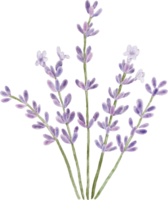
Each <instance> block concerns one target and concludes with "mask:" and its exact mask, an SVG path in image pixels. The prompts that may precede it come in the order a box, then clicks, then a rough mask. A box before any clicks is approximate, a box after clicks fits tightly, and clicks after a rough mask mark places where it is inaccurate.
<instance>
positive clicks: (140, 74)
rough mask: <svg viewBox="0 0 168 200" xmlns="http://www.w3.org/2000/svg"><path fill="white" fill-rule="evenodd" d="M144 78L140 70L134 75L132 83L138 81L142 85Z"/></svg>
mask: <svg viewBox="0 0 168 200" xmlns="http://www.w3.org/2000/svg"><path fill="white" fill-rule="evenodd" d="M144 76H145V73H144V72H143V71H142V69H140V70H139V71H138V72H137V74H136V76H135V78H134V81H136V80H140V81H141V83H143V82H144Z"/></svg>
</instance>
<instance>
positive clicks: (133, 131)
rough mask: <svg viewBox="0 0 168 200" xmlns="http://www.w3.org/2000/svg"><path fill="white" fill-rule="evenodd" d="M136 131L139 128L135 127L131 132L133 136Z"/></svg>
mask: <svg viewBox="0 0 168 200" xmlns="http://www.w3.org/2000/svg"><path fill="white" fill-rule="evenodd" d="M136 129H137V127H136V126H135V127H134V128H133V129H132V130H131V136H132V135H134V133H135V131H136Z"/></svg>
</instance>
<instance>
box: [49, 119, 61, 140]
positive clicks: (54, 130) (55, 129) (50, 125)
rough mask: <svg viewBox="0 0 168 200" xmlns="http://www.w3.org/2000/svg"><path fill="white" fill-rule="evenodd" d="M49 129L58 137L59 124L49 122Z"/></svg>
mask: <svg viewBox="0 0 168 200" xmlns="http://www.w3.org/2000/svg"><path fill="white" fill-rule="evenodd" d="M49 130H50V132H51V133H52V134H53V135H54V136H55V137H56V138H57V139H58V138H59V136H60V126H58V125H55V126H54V125H53V124H51V123H50V124H49Z"/></svg>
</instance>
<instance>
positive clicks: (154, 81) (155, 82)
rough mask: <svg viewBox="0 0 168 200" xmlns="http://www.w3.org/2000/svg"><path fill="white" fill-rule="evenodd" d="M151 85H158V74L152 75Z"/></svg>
mask: <svg viewBox="0 0 168 200" xmlns="http://www.w3.org/2000/svg"><path fill="white" fill-rule="evenodd" d="M151 85H152V87H154V88H155V87H157V77H156V75H152V76H151Z"/></svg>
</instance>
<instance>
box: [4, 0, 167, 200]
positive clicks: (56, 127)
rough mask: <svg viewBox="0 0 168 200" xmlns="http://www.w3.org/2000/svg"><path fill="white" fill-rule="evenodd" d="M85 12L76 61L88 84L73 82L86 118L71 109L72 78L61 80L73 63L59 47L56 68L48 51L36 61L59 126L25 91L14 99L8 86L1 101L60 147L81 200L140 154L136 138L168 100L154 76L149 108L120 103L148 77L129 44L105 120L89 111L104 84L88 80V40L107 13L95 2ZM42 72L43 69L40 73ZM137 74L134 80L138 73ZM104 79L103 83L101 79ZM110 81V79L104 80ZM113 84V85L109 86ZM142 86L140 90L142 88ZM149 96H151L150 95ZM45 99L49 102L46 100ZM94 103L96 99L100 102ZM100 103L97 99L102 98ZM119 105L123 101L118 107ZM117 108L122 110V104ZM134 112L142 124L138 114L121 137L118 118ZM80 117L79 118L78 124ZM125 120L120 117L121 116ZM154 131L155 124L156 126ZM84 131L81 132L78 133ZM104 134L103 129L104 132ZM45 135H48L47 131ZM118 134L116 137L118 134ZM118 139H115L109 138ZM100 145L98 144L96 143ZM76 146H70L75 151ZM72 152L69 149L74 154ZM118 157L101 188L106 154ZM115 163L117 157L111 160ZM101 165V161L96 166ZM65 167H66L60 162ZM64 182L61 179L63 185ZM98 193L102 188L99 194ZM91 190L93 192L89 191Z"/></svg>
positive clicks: (139, 101)
mask: <svg viewBox="0 0 168 200" xmlns="http://www.w3.org/2000/svg"><path fill="white" fill-rule="evenodd" d="M85 9H86V12H87V15H88V20H85V21H84V22H80V23H79V24H77V30H78V33H79V34H80V35H81V36H82V37H83V46H82V45H80V46H76V47H75V50H76V57H77V59H78V60H79V65H81V66H83V74H84V80H81V79H80V80H79V79H78V78H76V79H75V80H74V85H75V86H74V87H76V92H77V93H78V92H79V93H80V94H82V93H83V94H84V96H85V97H84V98H85V105H82V104H81V103H80V106H82V107H84V106H85V107H86V109H85V110H86V112H85V113H82V112H81V111H80V110H76V111H74V110H73V109H70V105H71V104H70V103H71V101H72V96H74V97H75V94H71V93H70V92H69V91H70V90H69V89H67V88H68V79H67V77H65V79H64V80H63V81H61V80H60V77H63V72H64V70H65V71H66V68H64V67H63V66H64V62H65V65H66V64H67V63H68V59H70V56H69V55H67V54H65V53H64V52H63V51H62V50H61V48H60V47H57V48H56V53H57V55H58V61H57V62H56V64H54V65H49V64H48V62H47V61H48V56H47V53H46V51H38V52H37V58H36V61H35V65H36V66H40V67H41V69H42V70H44V72H45V73H46V75H47V76H48V77H47V78H48V79H47V81H46V83H47V86H48V88H49V90H50V92H51V93H50V98H51V102H52V103H53V108H54V112H55V124H53V125H51V124H50V120H49V118H50V117H49V113H48V112H47V111H45V112H44V114H41V113H42V112H41V110H42V109H41V105H40V103H39V102H36V101H35V100H33V101H32V103H30V97H29V93H28V91H27V90H24V91H23V94H22V95H19V96H15V95H14V94H13V89H12V90H11V89H10V88H11V86H10V88H9V87H8V86H5V87H4V89H3V88H1V92H0V94H1V95H2V99H1V102H2V103H8V102H10V101H11V100H12V101H14V102H15V103H16V104H15V106H16V108H18V109H25V116H26V117H27V118H29V119H30V120H32V121H33V120H34V119H35V120H37V121H36V122H35V120H34V122H33V124H32V128H33V129H36V130H41V129H42V130H45V129H46V131H48V133H47V134H46V133H44V134H43V138H44V142H43V143H44V145H46V146H48V145H50V144H52V143H56V145H57V146H58V149H57V151H60V154H61V155H62V157H63V159H64V162H65V164H66V167H67V170H68V174H69V177H70V180H71V183H72V187H73V189H74V192H75V195H76V197H77V198H78V199H80V198H82V199H85V198H86V199H89V198H90V197H91V199H93V198H94V199H97V198H98V197H99V195H100V194H101V192H102V191H103V189H104V188H105V186H106V184H107V183H108V181H109V180H110V178H111V176H112V175H113V173H114V172H115V170H116V169H117V167H118V165H119V163H120V161H121V159H122V157H123V156H124V155H125V153H126V154H127V153H131V152H135V151H137V147H138V145H137V141H136V140H134V139H133V137H134V138H135V139H136V136H137V134H138V135H144V134H146V133H147V127H148V126H149V123H148V122H149V121H150V119H148V118H151V117H152V116H153V115H154V114H153V113H154V110H155V108H156V107H155V106H154V105H153V102H154V99H155V98H157V97H158V96H163V95H165V94H166V93H167V92H168V90H167V89H165V85H166V83H167V81H165V80H158V81H159V82H158V81H157V80H156V78H155V77H153V78H152V81H151V83H152V85H151V84H148V83H147V84H145V89H146V91H147V92H148V93H146V95H149V100H148V103H147V104H145V105H144V103H143V98H142V97H139V96H138V97H137V100H136V101H135V104H134V105H125V104H119V103H120V101H121V100H122V99H123V98H124V99H125V98H129V96H131V94H130V92H129V91H128V90H127V87H128V86H129V85H132V84H134V83H135V82H136V81H140V82H142V83H143V82H144V77H145V73H144V72H143V70H142V69H139V70H137V71H136V68H135V67H134V65H133V64H134V63H133V62H134V61H135V60H136V58H137V57H138V56H139V53H140V50H139V49H138V47H137V46H131V45H128V46H127V48H126V51H125V52H124V53H123V55H124V56H125V58H126V59H125V60H124V59H123V60H122V62H120V63H119V70H120V73H119V74H118V75H116V76H115V80H116V82H117V85H118V86H114V85H112V86H110V87H109V88H107V97H106V98H105V99H104V102H103V103H102V105H101V103H100V108H99V110H101V112H102V111H103V112H104V114H105V115H106V116H105V119H103V118H101V119H100V111H99V112H98V108H97V110H95V111H94V112H93V113H91V112H89V108H90V106H92V105H90V104H89V94H90V93H94V90H98V89H99V88H98V86H99V84H98V83H97V81H96V78H95V77H96V72H95V77H91V78H89V79H88V74H89V73H88V71H89V69H87V66H88V65H91V61H92V59H94V58H93V51H92V47H91V46H90V45H89V40H90V39H91V38H92V36H95V37H96V35H97V34H98V33H99V30H97V29H96V26H94V25H93V22H94V20H95V21H96V20H97V18H98V17H99V16H100V14H101V13H102V9H101V8H99V7H98V2H97V1H95V2H93V3H91V2H89V1H86V2H85ZM39 69H40V68H39ZM135 71H136V74H135V75H134V72H135ZM102 80H103V78H102ZM105 81H108V80H105ZM110 84H111V83H110V80H109V85H110ZM138 87H140V86H138ZM62 91H64V92H66V95H63V94H62ZM149 93H150V94H149ZM45 98H46V97H45ZM81 98H82V95H81V96H78V100H79V102H80V101H81ZM95 99H97V98H96V97H95ZM97 100H98V99H97ZM118 101H119V102H118ZM117 103H118V104H119V105H117ZM129 107H130V108H131V109H132V107H133V110H134V112H135V114H136V115H138V117H139V120H138V121H136V120H134V118H135V117H134V115H133V116H132V117H130V118H129V119H126V121H128V125H129V126H130V131H129V132H128V133H127V132H123V133H122V131H121V132H120V133H119V131H118V130H119V129H120V126H121V124H120V123H119V121H118V120H116V116H118V115H124V113H125V112H127V110H128V109H129ZM75 117H76V119H75ZM118 117H120V116H118ZM73 121H75V122H76V125H75V126H74V127H73V126H71V122H73ZM95 126H98V127H99V131H100V133H95V134H94V135H95V141H91V140H90V134H92V132H93V133H94V132H95V131H94V127H95ZM154 126H155V125H154ZM79 127H80V128H79ZM81 129H83V130H84V131H85V132H86V138H87V143H86V174H83V173H81V170H80V163H79V161H78V157H80V151H79V150H76V148H75V144H76V143H77V142H78V137H80V131H81ZM102 129H103V130H102ZM46 131H45V132H46ZM115 133H116V134H115ZM109 136H110V137H113V138H111V139H110V138H109ZM94 143H95V144H94ZM64 145H68V146H69V149H70V148H72V155H73V159H74V161H75V165H76V169H75V170H76V172H77V179H78V184H79V189H78V188H77V181H75V179H74V175H73V173H72V169H71V165H70V163H71V161H70V160H69V159H68V157H67V155H66V152H65V150H64ZM91 145H96V147H97V153H98V154H100V158H99V160H98V165H97V169H95V175H94V179H93V182H92V180H91V181H90V176H91V175H90V166H91V164H92V162H91V160H90V153H91V151H90V146H91ZM70 146H71V147H70ZM69 151H70V150H69ZM117 152H118V153H119V154H120V155H119V158H118V159H117V161H116V164H115V165H114V166H111V171H109V172H107V178H106V179H105V180H104V181H103V183H101V187H100V188H97V187H96V186H97V182H98V178H99V175H100V172H101V168H102V165H103V159H104V156H105V154H106V153H109V154H116V153H117ZM111 159H113V155H112V156H111ZM96 162H97V161H96ZM58 164H59V165H62V163H58ZM84 175H86V187H85V186H84V184H83V182H82V176H84ZM58 181H59V180H58ZM96 188H97V189H98V190H97V191H96ZM90 189H91V190H90Z"/></svg>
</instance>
